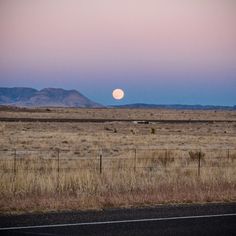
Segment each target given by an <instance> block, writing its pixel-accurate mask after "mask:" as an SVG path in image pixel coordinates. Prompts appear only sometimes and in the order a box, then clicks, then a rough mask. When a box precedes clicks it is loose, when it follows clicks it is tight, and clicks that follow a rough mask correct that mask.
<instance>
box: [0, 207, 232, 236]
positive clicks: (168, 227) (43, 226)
mask: <svg viewBox="0 0 236 236" xmlns="http://www.w3.org/2000/svg"><path fill="white" fill-rule="evenodd" d="M0 235H19V236H21V235H88V236H92V235H96V236H100V235H103V236H104V235H113V236H118V235H122V236H128V235H129V236H130V235H137V236H141V235H143V236H144V235H145V236H149V235H191V236H193V235H236V203H228V204H203V205H199V204H195V205H176V206H175V205H169V206H156V207H148V208H139V209H137V208H134V209H108V210H103V211H86V212H63V213H47V214H28V215H18V216H0Z"/></svg>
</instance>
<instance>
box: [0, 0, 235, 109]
mask: <svg viewBox="0 0 236 236" xmlns="http://www.w3.org/2000/svg"><path fill="white" fill-rule="evenodd" d="M235 24H236V1H235V0H119V1H117V0H0V87H15V86H21V87H33V88H36V89H42V88H45V87H56V88H58V87H60V88H64V89H77V90H78V91H80V92H81V93H83V94H84V95H86V96H87V97H89V98H90V99H93V100H95V101H96V102H99V103H102V104H104V105H109V104H110V105H120V104H128V103H152V104H203V105H207V104H211V105H236V27H235ZM115 88H122V89H123V90H124V91H125V98H124V99H122V100H121V101H116V100H114V99H113V98H112V90H113V89H115Z"/></svg>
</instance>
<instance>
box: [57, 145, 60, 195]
mask: <svg viewBox="0 0 236 236" xmlns="http://www.w3.org/2000/svg"><path fill="white" fill-rule="evenodd" d="M59 179H60V149H59V148H58V149H57V192H58V193H59V187H60V186H59V185H60V181H59Z"/></svg>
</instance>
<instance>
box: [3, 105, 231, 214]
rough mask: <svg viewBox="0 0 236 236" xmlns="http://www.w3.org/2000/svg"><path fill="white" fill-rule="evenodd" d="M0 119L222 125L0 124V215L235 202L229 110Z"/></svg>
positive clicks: (71, 112) (66, 112)
mask: <svg viewBox="0 0 236 236" xmlns="http://www.w3.org/2000/svg"><path fill="white" fill-rule="evenodd" d="M0 117H47V118H58V117H63V118H71V117H74V118H91V117H96V118H111V117H113V118H124V119H127V118H130V117H131V118H132V119H150V118H151V117H152V118H153V119H158V117H159V118H160V119H173V118H175V119H193V120H196V119H208V120H217V119H220V120H225V122H223V123H217V122H215V123H182V124H177V123H176V124H173V123H172V124H167V123H165V124H163V123H158V122H156V123H149V124H136V123H133V122H108V123H53V122H48V123H41V122H35V123H27V122H0V149H1V151H0V211H1V213H20V212H31V211H53V210H55V211H59V210H78V209H101V208H105V207H130V206H144V205H155V204H162V203H182V202H185V203H186V202H187V203H192V202H209V201H235V200H236V112H235V111H225V112H224V111H216V112H215V111H173V110H159V109H156V110H137V109H135V110H132V109H55V108H54V109H51V108H50V109H49V111H48V110H47V109H45V110H40V111H37V110H35V111H34V110H33V111H32V110H31V111H28V110H27V111H23V112H21V111H17V112H16V111H15V112H14V111H1V112H0ZM234 119H235V122H227V120H234ZM58 150H59V151H58ZM199 155H200V166H199ZM101 156H102V163H101ZM199 168H200V172H199Z"/></svg>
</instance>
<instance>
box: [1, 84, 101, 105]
mask: <svg viewBox="0 0 236 236" xmlns="http://www.w3.org/2000/svg"><path fill="white" fill-rule="evenodd" d="M0 105H11V106H22V107H103V106H102V105H101V104H98V103H96V102H94V101H92V100H90V99H89V98H87V97H86V96H84V95H83V94H82V93H80V92H79V91H77V90H75V89H73V90H65V89H62V88H44V89H41V90H37V89H34V88H28V87H12V88H8V87H0Z"/></svg>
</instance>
